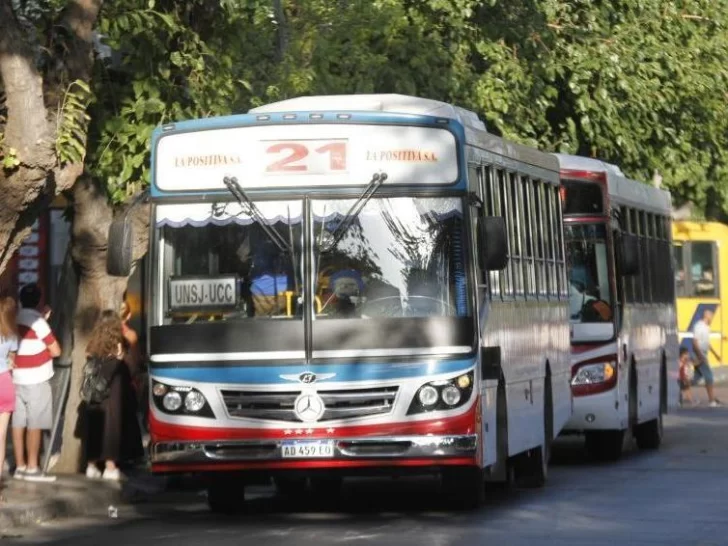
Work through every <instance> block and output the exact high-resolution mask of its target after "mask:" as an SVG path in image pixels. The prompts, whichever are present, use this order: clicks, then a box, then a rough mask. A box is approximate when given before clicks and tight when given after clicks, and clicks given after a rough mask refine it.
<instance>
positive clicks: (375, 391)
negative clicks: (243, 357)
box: [221, 387, 398, 423]
mask: <svg viewBox="0 0 728 546" xmlns="http://www.w3.org/2000/svg"><path fill="white" fill-rule="evenodd" d="M397 390H398V387H373V388H369V389H349V390H319V391H317V394H318V395H319V396H320V397H321V399H322V400H323V402H324V405H325V406H326V411H325V412H324V414H323V415H322V417H321V419H319V422H321V421H334V420H340V419H356V418H358V417H368V416H371V415H383V414H387V413H389V412H391V411H392V407H393V405H394V399H395V398H396V396H397ZM221 394H222V398H223V401H224V402H225V408H226V409H227V411H228V415H230V417H244V418H246V419H267V420H274V421H288V422H294V423H299V422H300V420H299V419H298V418H297V417H296V414H295V413H294V411H293V406H294V403H295V401H296V398H298V396H299V395H300V394H301V392H300V391H285V392H270V391H268V392H265V391H243V390H232V389H229V390H222V391H221Z"/></svg>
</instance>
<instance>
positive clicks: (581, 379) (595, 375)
mask: <svg viewBox="0 0 728 546" xmlns="http://www.w3.org/2000/svg"><path fill="white" fill-rule="evenodd" d="M616 384H617V363H616V362H613V361H610V362H590V363H588V364H581V365H579V366H577V367H575V368H574V371H573V372H572V378H571V393H572V394H573V395H574V396H586V395H589V394H598V393H600V392H605V391H608V390H610V389H612V388H613V387H614V386H615V385H616Z"/></svg>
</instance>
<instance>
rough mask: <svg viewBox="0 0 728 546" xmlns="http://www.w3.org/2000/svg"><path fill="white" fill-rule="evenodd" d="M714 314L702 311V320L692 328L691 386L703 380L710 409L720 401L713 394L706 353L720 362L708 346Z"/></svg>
mask: <svg viewBox="0 0 728 546" xmlns="http://www.w3.org/2000/svg"><path fill="white" fill-rule="evenodd" d="M713 315H714V312H713V311H711V310H710V309H706V310H705V311H703V318H702V319H701V320H699V321H698V322H697V323H696V324H695V327H694V328H693V351H694V352H695V376H694V377H693V384H694V385H695V384H697V381H698V380H699V379H700V377H702V378H703V379H704V380H705V390H706V391H707V393H708V401H709V402H710V407H712V408H715V407H718V406H720V405H721V404H720V401H719V400H718V399H717V398H716V397H715V393H714V392H713V370H712V369H711V368H710V364H708V353H713V355H714V356H715V358H717V359H718V361H720V355H719V354H718V353H717V352H715V350H714V349H713V348H712V347H711V346H710V323H711V322H713Z"/></svg>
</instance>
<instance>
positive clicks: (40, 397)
mask: <svg viewBox="0 0 728 546" xmlns="http://www.w3.org/2000/svg"><path fill="white" fill-rule="evenodd" d="M52 404H53V394H52V391H51V386H50V383H49V382H48V381H46V382H43V383H40V384H38V385H32V389H29V394H28V459H27V462H28V469H27V470H26V473H25V479H26V480H31V479H32V480H39V481H48V480H50V479H51V478H48V477H47V476H44V475H43V473H42V472H41V470H40V444H41V439H42V435H43V431H44V430H48V429H50V428H51V427H52V426H53V409H52Z"/></svg>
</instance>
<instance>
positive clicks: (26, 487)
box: [0, 476, 167, 531]
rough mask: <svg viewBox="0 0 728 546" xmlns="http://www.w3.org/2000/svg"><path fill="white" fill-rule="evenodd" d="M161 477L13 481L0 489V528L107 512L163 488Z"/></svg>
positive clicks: (142, 501) (164, 485)
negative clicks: (1, 503) (0, 496)
mask: <svg viewBox="0 0 728 546" xmlns="http://www.w3.org/2000/svg"><path fill="white" fill-rule="evenodd" d="M166 489H167V488H166V482H165V481H164V480H159V479H156V480H155V479H153V478H151V477H148V476H147V477H134V476H132V477H129V479H128V480H127V481H125V482H122V483H118V482H116V483H115V482H104V481H101V480H94V481H90V480H87V479H86V478H84V477H82V476H59V477H58V480H57V481H56V482H54V483H52V484H51V483H29V482H22V481H12V482H10V483H9V484H8V486H7V488H6V489H5V490H4V491H3V492H2V496H3V497H4V498H5V499H6V501H5V503H4V504H3V505H2V506H0V530H3V531H4V530H9V529H13V528H23V527H29V526H32V525H36V524H38V523H41V522H44V521H49V520H54V519H60V518H72V517H81V516H87V515H96V516H102V515H109V517H115V516H111V514H110V513H109V508H111V507H112V506H114V507H119V506H129V505H134V504H137V503H144V502H146V501H149V500H152V499H154V498H155V497H158V496H163V495H160V494H162V493H164V492H165V491H166Z"/></svg>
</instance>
